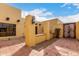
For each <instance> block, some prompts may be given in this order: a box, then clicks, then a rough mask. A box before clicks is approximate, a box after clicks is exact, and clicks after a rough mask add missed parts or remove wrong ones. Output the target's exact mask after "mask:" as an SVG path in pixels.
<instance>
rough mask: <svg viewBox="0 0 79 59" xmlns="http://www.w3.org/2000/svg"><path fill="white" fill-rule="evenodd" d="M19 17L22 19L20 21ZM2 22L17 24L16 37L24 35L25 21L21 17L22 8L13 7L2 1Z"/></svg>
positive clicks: (0, 9) (0, 7) (0, 19)
mask: <svg viewBox="0 0 79 59" xmlns="http://www.w3.org/2000/svg"><path fill="white" fill-rule="evenodd" d="M6 17H9V18H10V20H9V21H7V20H6ZM18 19H19V20H20V22H17V20H18ZM0 22H1V23H11V24H16V37H19V36H22V35H23V22H24V21H23V20H22V19H21V10H19V9H17V8H14V7H11V6H9V5H8V4H3V3H0ZM10 37H11V36H10ZM0 38H1V37H0ZM2 38H5V37H2Z"/></svg>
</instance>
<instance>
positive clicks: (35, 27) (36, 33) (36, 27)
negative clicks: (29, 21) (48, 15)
mask: <svg viewBox="0 0 79 59" xmlns="http://www.w3.org/2000/svg"><path fill="white" fill-rule="evenodd" d="M35 34H38V32H37V26H36V27H35Z"/></svg>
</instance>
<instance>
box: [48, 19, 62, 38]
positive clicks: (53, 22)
mask: <svg viewBox="0 0 79 59" xmlns="http://www.w3.org/2000/svg"><path fill="white" fill-rule="evenodd" d="M48 22H49V23H50V27H49V28H50V32H51V34H50V36H51V38H52V37H53V36H54V35H53V33H54V32H55V29H56V28H60V36H59V37H60V38H62V37H63V23H62V22H61V21H60V20H58V19H52V20H49V21H48Z"/></svg>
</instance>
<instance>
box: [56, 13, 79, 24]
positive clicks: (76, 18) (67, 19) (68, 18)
mask: <svg viewBox="0 0 79 59" xmlns="http://www.w3.org/2000/svg"><path fill="white" fill-rule="evenodd" d="M57 18H59V19H60V20H61V21H62V22H64V23H71V22H78V21H79V13H78V14H75V15H71V16H63V17H62V16H59V17H57Z"/></svg>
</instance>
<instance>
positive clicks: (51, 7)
mask: <svg viewBox="0 0 79 59" xmlns="http://www.w3.org/2000/svg"><path fill="white" fill-rule="evenodd" d="M63 4H64V3H12V4H9V5H11V6H14V7H16V8H18V9H21V10H25V11H31V10H33V9H37V8H45V9H47V10H48V11H50V12H51V13H53V14H54V15H56V16H68V15H74V14H76V13H78V12H79V9H78V8H76V7H75V6H73V5H67V6H65V7H64V8H63V7H61V6H62V5H63ZM69 7H70V8H69Z"/></svg>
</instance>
